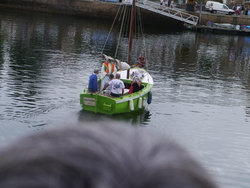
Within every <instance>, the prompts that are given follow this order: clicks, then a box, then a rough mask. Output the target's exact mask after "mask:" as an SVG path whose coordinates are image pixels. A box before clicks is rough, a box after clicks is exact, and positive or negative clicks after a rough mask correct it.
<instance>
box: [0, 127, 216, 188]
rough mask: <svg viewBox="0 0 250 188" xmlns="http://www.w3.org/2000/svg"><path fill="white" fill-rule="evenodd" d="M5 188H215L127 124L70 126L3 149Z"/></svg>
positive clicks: (171, 147)
mask: <svg viewBox="0 0 250 188" xmlns="http://www.w3.org/2000/svg"><path fill="white" fill-rule="evenodd" d="M0 159H1V160H0V187H1V188H128V187H131V188H216V187H217V186H216V185H215V183H214V182H213V180H212V179H211V178H210V176H209V174H208V173H207V172H206V171H205V170H204V168H203V167H202V166H201V165H200V164H199V163H198V162H197V161H196V160H195V159H194V158H193V157H191V156H190V154H189V153H188V152H187V151H186V150H185V149H183V148H182V147H180V146H179V145H178V144H176V143H175V142H173V141H171V140H168V139H167V138H164V137H161V136H159V135H153V134H152V133H148V132H146V131H144V130H142V129H137V128H135V127H130V126H127V125H117V124H114V125H113V126H112V124H111V125H110V124H101V125H90V126H87V125H85V126H84V125H78V126H71V125H69V126H67V127H64V128H58V129H55V130H45V131H41V132H39V133H37V134H33V135H30V136H27V137H24V138H21V139H19V140H17V141H16V142H14V143H12V144H11V145H8V146H7V147H5V148H4V149H1V150H0Z"/></svg>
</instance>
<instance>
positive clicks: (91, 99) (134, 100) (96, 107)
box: [80, 1, 153, 114]
mask: <svg viewBox="0 0 250 188" xmlns="http://www.w3.org/2000/svg"><path fill="white" fill-rule="evenodd" d="M124 6H130V7H131V4H130V5H129V4H126V5H124ZM123 12H124V14H125V13H126V12H128V11H123ZM134 14H135V1H133V3H132V10H131V20H130V33H129V48H128V59H127V63H126V62H121V61H120V60H118V59H115V58H112V57H110V56H107V55H105V54H101V56H102V57H103V58H104V59H105V62H104V63H103V65H102V69H101V76H100V78H99V79H98V89H99V92H90V91H89V88H88V86H86V87H85V88H84V90H83V91H82V92H81V93H80V105H81V107H82V108H83V109H84V110H87V111H92V112H95V113H104V114H119V113H127V112H132V111H137V110H140V109H142V108H144V107H145V106H146V104H147V103H148V104H150V103H151V100H152V93H151V88H152V86H153V78H152V77H151V75H150V74H149V73H148V72H147V71H146V69H144V67H145V63H146V62H145V59H144V56H140V57H139V59H138V62H136V63H135V64H134V65H132V66H131V65H130V64H131V63H130V61H131V52H132V44H133V40H132V39H133V31H134V21H133V20H134ZM124 17H125V16H124ZM123 23H124V22H123ZM121 28H123V27H121ZM110 74H113V75H116V74H120V80H121V81H123V83H124V85H125V89H124V93H123V95H119V97H112V96H110V95H109V94H108V93H107V92H106V91H105V90H102V89H103V88H104V86H105V84H107V83H109V77H108V75H110Z"/></svg>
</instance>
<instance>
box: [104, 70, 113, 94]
mask: <svg viewBox="0 0 250 188" xmlns="http://www.w3.org/2000/svg"><path fill="white" fill-rule="evenodd" d="M113 79H114V75H113V74H110V75H109V82H110V81H111V80H113ZM109 82H108V83H109ZM108 83H106V84H105V85H107V84H108ZM106 94H107V95H108V96H110V95H111V87H110V86H109V87H107V89H106Z"/></svg>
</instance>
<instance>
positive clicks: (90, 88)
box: [88, 68, 100, 93]
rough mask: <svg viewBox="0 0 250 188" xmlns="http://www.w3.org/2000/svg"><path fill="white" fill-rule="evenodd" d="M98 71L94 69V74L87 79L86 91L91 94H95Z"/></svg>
mask: <svg viewBox="0 0 250 188" xmlns="http://www.w3.org/2000/svg"><path fill="white" fill-rule="evenodd" d="M99 71H100V70H99V69H98V68H95V69H94V73H93V74H92V75H91V76H90V77H89V85H88V91H89V92H91V93H95V92H97V89H98V85H97V75H98V74H99Z"/></svg>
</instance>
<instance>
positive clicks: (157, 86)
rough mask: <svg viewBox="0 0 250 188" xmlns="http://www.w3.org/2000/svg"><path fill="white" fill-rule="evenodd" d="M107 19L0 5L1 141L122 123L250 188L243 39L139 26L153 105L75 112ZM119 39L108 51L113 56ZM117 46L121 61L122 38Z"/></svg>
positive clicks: (230, 183)
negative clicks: (119, 111) (118, 111)
mask: <svg viewBox="0 0 250 188" xmlns="http://www.w3.org/2000/svg"><path fill="white" fill-rule="evenodd" d="M111 24H112V23H110V22H103V21H101V20H92V19H86V18H80V17H70V16H62V15H50V14H40V13H32V12H22V11H16V10H6V9H5V10H1V11H0V80H1V82H0V125H1V126H0V146H3V145H6V144H8V143H9V142H11V141H13V140H14V139H17V138H18V137H20V136H23V135H26V134H32V132H35V131H42V130H43V129H46V128H50V127H58V126H62V125H69V126H70V125H72V124H76V123H80V124H91V123H92V122H100V123H102V122H104V121H107V122H110V123H114V124H117V125H119V124H121V123H125V124H128V125H131V126H139V127H141V128H142V130H144V129H145V130H149V131H153V132H156V133H158V134H161V135H164V136H166V137H170V138H172V139H175V140H177V141H178V142H180V143H181V144H183V145H184V146H185V147H186V148H187V149H188V150H189V151H190V152H192V154H193V155H194V156H195V157H196V158H197V159H198V160H199V161H201V162H202V164H203V165H204V166H205V167H206V169H208V171H209V172H210V173H211V174H212V175H213V176H215V179H216V180H217V181H218V182H219V185H220V187H222V188H247V187H249V186H250V180H249V175H250V157H249V155H250V146H249V143H250V142H249V141H250V137H249V135H250V127H249V125H250V123H249V120H250V104H249V101H250V100H249V96H250V95H249V94H250V93H249V92H250V84H249V80H250V75H249V73H250V70H249V63H250V62H249V53H250V50H249V49H250V48H249V47H250V37H244V36H227V35H212V34H199V33H193V32H188V31H184V32H183V31H178V30H169V31H166V30H163V29H160V28H145V35H146V39H147V40H146V47H147V51H148V54H147V55H148V56H147V62H150V63H148V70H149V72H150V73H151V75H152V76H153V78H154V82H155V83H154V87H153V89H152V92H153V102H152V104H150V105H149V106H148V107H147V108H146V109H145V110H144V111H143V112H140V113H130V114H126V115H114V116H107V115H100V114H93V113H90V112H86V111H83V110H81V108H80V105H79V93H80V92H81V90H82V88H83V87H84V86H85V85H86V84H87V82H88V77H89V75H90V74H91V72H92V71H93V68H95V67H100V66H101V63H102V61H101V59H100V57H99V56H98V54H99V53H100V52H101V51H102V47H103V44H104V43H105V41H106V36H107V35H108V32H109V28H110V26H111ZM117 35H118V33H112V35H111V37H112V38H111V40H110V41H108V43H107V49H106V50H105V51H104V52H105V53H107V54H110V53H114V51H115V47H116V39H117ZM140 44H142V43H141V42H140V38H139V39H138V44H137V45H136V47H135V49H134V50H135V51H136V52H138V53H140V52H139V50H138V49H139V48H138V45H140ZM122 47H123V48H122V49H121V52H120V53H119V54H118V56H119V57H120V58H123V59H124V58H125V57H126V54H125V49H126V47H127V42H126V41H125V40H122ZM136 57H137V55H133V58H134V59H135V58H136Z"/></svg>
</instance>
